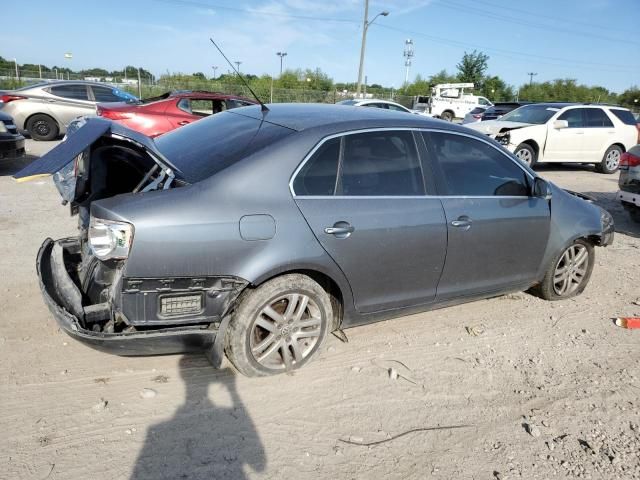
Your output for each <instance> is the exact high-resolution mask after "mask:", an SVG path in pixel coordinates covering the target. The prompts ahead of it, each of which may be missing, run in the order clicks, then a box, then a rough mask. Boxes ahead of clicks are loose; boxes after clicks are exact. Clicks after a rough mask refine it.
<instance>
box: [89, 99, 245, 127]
mask: <svg viewBox="0 0 640 480" xmlns="http://www.w3.org/2000/svg"><path fill="white" fill-rule="evenodd" d="M255 103H256V102H255V101H254V100H250V99H248V98H243V97H238V96H235V95H225V94H223V93H216V92H204V91H188V90H179V91H175V92H167V93H165V94H164V95H160V96H159V97H153V98H148V99H145V100H142V101H138V102H135V103H134V102H122V103H108V104H99V105H98V106H97V108H96V113H97V115H98V116H101V117H104V118H108V119H110V120H115V121H117V122H120V123H122V124H123V125H125V126H127V127H129V128H131V129H133V130H137V131H138V132H141V133H144V134H145V135H147V136H149V137H157V136H158V135H162V134H163V133H166V132H169V131H171V130H173V129H175V128H178V127H181V126H183V125H187V124H189V123H192V122H195V121H197V120H200V119H202V118H204V117H206V116H209V115H212V114H214V113H218V112H223V111H225V110H229V109H231V108H237V107H246V106H248V105H255Z"/></svg>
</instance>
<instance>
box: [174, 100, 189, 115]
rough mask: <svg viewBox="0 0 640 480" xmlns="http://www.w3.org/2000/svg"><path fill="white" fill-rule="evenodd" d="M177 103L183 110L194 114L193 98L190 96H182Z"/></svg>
mask: <svg viewBox="0 0 640 480" xmlns="http://www.w3.org/2000/svg"><path fill="white" fill-rule="evenodd" d="M177 105H178V108H179V109H180V110H182V111H183V112H186V113H188V114H189V115H193V112H192V111H191V100H189V99H188V98H181V99H180V100H179V101H178V104H177Z"/></svg>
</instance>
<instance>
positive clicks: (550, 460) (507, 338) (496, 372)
mask: <svg viewBox="0 0 640 480" xmlns="http://www.w3.org/2000/svg"><path fill="white" fill-rule="evenodd" d="M50 146H51V144H45V143H33V142H31V141H29V142H28V148H29V150H30V153H31V154H32V155H38V154H41V153H42V152H43V151H44V149H46V148H48V147H50ZM25 163H26V162H13V163H5V164H2V165H0V242H1V243H2V245H5V247H7V248H6V252H5V255H3V256H2V257H0V272H2V275H1V276H0V405H1V406H2V415H1V416H0V431H2V432H5V433H4V434H3V435H2V436H1V437H0V452H1V453H0V477H1V478H7V479H9V478H10V479H27V478H28V479H45V478H47V479H72V480H74V479H77V480H80V479H82V480H85V479H89V478H91V479H127V478H132V479H142V478H149V479H179V478H187V479H196V478H197V479H200V478H201V479H212V478H225V479H226V478H232V479H233V478H274V479H280V478H295V479H304V478H332V479H333V478H340V479H343V478H344V479H347V478H348V479H352V478H362V479H372V478H401V479H407V478H410V479H414V478H415V479H424V478H436V479H456V480H459V479H503V480H505V479H514V478H524V479H549V478H574V477H576V478H592V479H607V480H609V479H618V478H620V479H622V478H624V479H631V478H634V479H640V427H639V424H640V408H639V407H640V404H639V401H638V396H639V394H640V348H639V343H640V336H639V335H640V332H639V331H633V330H625V329H621V328H618V327H616V326H615V325H614V324H613V322H612V318H614V317H617V316H630V315H639V316H640V289H639V288H638V285H639V284H640V268H639V267H640V224H633V223H631V222H630V220H629V219H628V218H627V216H626V214H625V212H624V211H623V210H622V208H621V207H620V206H619V205H618V204H617V203H616V202H615V199H614V193H615V190H616V187H617V175H611V176H607V175H600V174H597V173H594V172H593V171H592V169H590V168H586V167H571V166H558V167H553V168H550V167H547V168H544V169H541V170H540V171H541V173H542V174H543V176H545V177H546V178H548V179H550V180H552V181H554V182H556V183H558V184H559V185H561V186H563V187H565V188H569V189H573V190H577V191H581V192H585V193H588V194H590V195H593V196H594V197H596V198H597V200H598V202H599V203H600V204H601V205H602V206H604V207H605V208H607V209H608V210H610V211H611V212H612V214H613V215H614V217H615V221H616V225H617V230H618V233H617V235H616V241H615V243H614V245H613V246H611V247H609V248H606V249H603V248H599V249H597V251H596V255H597V261H596V266H595V269H594V273H593V277H592V279H591V283H590V285H589V287H588V288H587V289H586V291H585V292H584V294H583V295H581V296H580V297H578V298H575V299H571V300H568V301H563V302H554V303H550V302H545V301H542V300H540V299H538V298H535V297H532V296H530V295H527V294H524V293H521V294H512V295H508V296H504V297H500V298H494V299H490V300H484V301H478V302H474V303H469V304H466V305H461V306H456V307H452V308H448V309H442V310H437V311H432V312H428V313H423V314H418V315H412V316H407V317H403V318H398V319H395V320H391V321H387V322H382V323H378V324H374V325H368V326H363V327H359V328H355V329H351V330H348V331H347V335H348V337H349V343H342V342H340V341H339V340H338V339H336V338H334V337H332V336H331V337H330V338H329V339H328V341H327V343H326V344H325V346H324V348H323V350H322V352H321V353H320V355H319V358H317V359H316V360H315V361H314V362H312V363H311V364H310V365H308V366H307V367H305V368H304V369H303V370H301V371H299V372H296V373H295V374H293V375H285V376H280V377H277V378H266V379H248V378H244V377H242V376H240V375H238V374H236V373H235V372H234V371H233V369H232V367H231V366H230V365H229V364H228V363H225V364H224V366H223V369H222V370H219V371H215V370H213V369H212V368H211V367H210V366H209V365H208V363H207V361H206V360H205V358H204V357H202V356H197V355H196V356H164V357H147V358H122V357H116V356H111V355H107V354H103V353H100V352H97V351H94V350H91V349H90V348H88V347H86V346H84V345H82V344H80V343H78V342H75V341H74V340H72V339H71V338H69V337H67V336H66V335H65V334H64V333H62V332H60V330H59V329H58V327H57V326H56V323H55V321H54V319H53V318H52V316H51V315H50V314H49V312H48V310H47V308H46V307H45V305H44V303H43V301H42V299H41V297H40V292H39V289H38V286H37V282H36V277H35V269H34V259H35V255H36V252H37V250H38V247H39V246H40V244H41V242H42V241H43V239H44V238H45V237H47V236H51V237H52V238H57V237H60V236H63V235H69V234H73V233H74V230H75V225H74V219H71V218H70V217H69V215H68V209H67V208H66V207H61V206H60V199H59V197H58V194H57V192H56V191H55V188H54V186H53V184H52V183H51V181H50V180H48V179H45V180H40V181H35V182H31V183H26V184H17V183H15V182H14V181H13V180H12V179H11V177H10V175H11V174H12V173H14V172H15V171H17V170H18V169H19V168H20V166H21V165H23V164H25ZM390 372H391V374H390ZM434 427H439V429H434ZM449 427H459V428H449Z"/></svg>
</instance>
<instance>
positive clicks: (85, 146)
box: [16, 104, 613, 376]
mask: <svg viewBox="0 0 640 480" xmlns="http://www.w3.org/2000/svg"><path fill="white" fill-rule="evenodd" d="M45 174H54V180H55V183H56V185H57V187H58V189H59V191H60V193H61V195H62V196H63V199H64V200H65V202H68V203H69V204H70V207H71V212H72V213H77V214H78V216H79V234H78V236H76V237H73V238H64V239H60V240H55V241H54V240H51V239H47V240H45V242H44V244H43V245H42V248H41V249H40V252H39V253H38V258H37V272H38V276H39V278H40V285H41V288H42V292H43V296H44V299H45V301H46V303H47V304H48V306H49V308H50V310H51V312H52V313H53V315H54V316H55V318H56V319H57V321H58V322H59V324H60V325H61V327H62V328H63V329H64V330H65V331H66V332H67V333H68V334H69V335H71V336H73V337H75V338H77V339H78V340H81V341H83V342H86V343H88V344H89V345H91V346H93V347H95V348H98V349H102V350H108V351H110V352H114V353H117V354H122V355H149V354H164V353H177V352H184V351H190V350H201V351H205V352H206V353H207V355H208V357H209V358H210V360H211V361H212V363H213V364H214V365H219V364H220V362H221V360H222V357H223V356H224V354H225V353H226V355H227V357H228V358H229V360H230V361H231V362H232V363H233V364H234V365H235V366H236V368H237V369H238V370H239V371H240V372H242V373H243V374H245V375H250V376H258V375H270V374H275V373H280V372H285V371H288V370H292V369H297V368H300V367H302V366H303V365H304V364H305V363H307V362H308V361H309V360H311V358H313V356H314V354H315V353H316V352H317V351H318V349H319V348H320V345H322V343H323V341H324V340H325V338H326V336H327V334H328V333H329V332H331V331H335V330H338V329H343V328H347V327H352V326H355V325H358V324H363V323H367V322H372V321H376V320H381V319H388V318H391V317H398V316H400V315H405V314H407V313H412V312H418V311H423V310H427V309H431V308H435V307H441V306H443V305H451V304H455V303H460V302H465V301H469V300H471V299H477V298H486V297H491V296H495V295H499V294H502V293H506V292H510V291H518V290H530V291H532V292H534V293H536V294H538V295H539V296H541V297H542V298H545V299H548V300H559V299H564V298H569V297H572V296H574V295H578V294H579V293H581V292H582V291H583V290H584V288H585V286H586V285H587V282H588V281H589V277H590V275H591V271H592V269H593V266H594V260H595V258H594V246H597V245H599V246H606V245H609V244H610V243H611V242H612V241H613V221H612V218H611V216H610V215H609V214H608V213H607V212H606V211H604V210H603V209H601V208H599V207H598V206H596V205H594V204H592V203H590V202H588V201H586V200H585V199H583V198H580V196H579V195H577V194H573V193H570V192H567V191H564V190H562V189H560V188H558V187H557V186H555V185H553V184H551V183H549V182H547V181H545V180H543V179H542V178H540V177H538V176H537V175H536V173H535V172H533V171H532V170H531V169H529V168H527V167H526V166H525V165H523V164H522V163H520V162H519V161H518V160H517V159H516V158H515V157H514V156H513V155H511V154H510V153H509V152H507V151H506V150H505V149H504V148H502V147H501V146H500V145H498V144H497V143H496V142H495V141H493V140H491V139H489V138H487V137H485V136H482V135H480V134H477V133H474V132H472V131H470V130H468V129H466V128H464V127H459V126H456V125H453V124H449V123H444V122H441V121H437V120H430V119H427V118H423V117H419V116H417V115H406V114H403V113H395V112H390V111H382V110H379V109H365V108H356V107H348V106H333V105H308V104H307V105H305V104H296V105H287V104H278V105H270V106H269V110H268V111H267V110H262V109H261V108H260V106H255V107H246V108H240V109H236V110H232V111H227V112H224V113H221V114H217V115H213V116H212V117H210V118H207V119H204V120H201V121H199V122H197V123H195V124H193V125H189V126H187V127H185V128H181V129H179V130H176V131H174V132H171V133H169V134H166V135H163V136H161V137H159V138H157V139H155V140H151V139H149V138H147V137H144V136H142V135H140V134H138V133H136V132H133V131H130V130H128V129H126V128H124V127H122V126H120V125H117V124H115V123H110V122H108V121H105V120H102V119H89V120H88V121H86V124H85V125H83V126H81V127H80V128H79V129H77V131H75V132H74V133H72V134H70V135H69V136H68V138H67V139H66V141H64V142H62V143H61V144H60V145H59V146H57V147H56V148H55V149H53V150H52V151H51V152H50V153H48V154H47V155H45V156H44V157H42V158H41V159H39V160H38V161H36V162H34V163H32V164H30V165H29V166H28V167H26V168H25V169H24V170H23V171H21V172H19V173H18V174H17V175H16V177H17V178H18V179H26V178H27V177H32V176H37V175H45Z"/></svg>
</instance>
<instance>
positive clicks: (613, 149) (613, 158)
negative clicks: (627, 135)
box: [596, 145, 622, 174]
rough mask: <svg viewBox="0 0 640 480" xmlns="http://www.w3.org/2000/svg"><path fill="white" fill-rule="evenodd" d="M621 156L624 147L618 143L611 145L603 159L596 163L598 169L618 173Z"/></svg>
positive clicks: (603, 171) (598, 170) (602, 171)
mask: <svg viewBox="0 0 640 480" xmlns="http://www.w3.org/2000/svg"><path fill="white" fill-rule="evenodd" d="M620 157H622V148H620V147H619V146H618V145H611V146H610V147H609V148H607V151H606V152H604V156H603V157H602V161H601V162H600V163H598V164H596V171H597V172H600V173H606V174H612V173H616V172H617V171H618V168H619V167H620Z"/></svg>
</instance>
